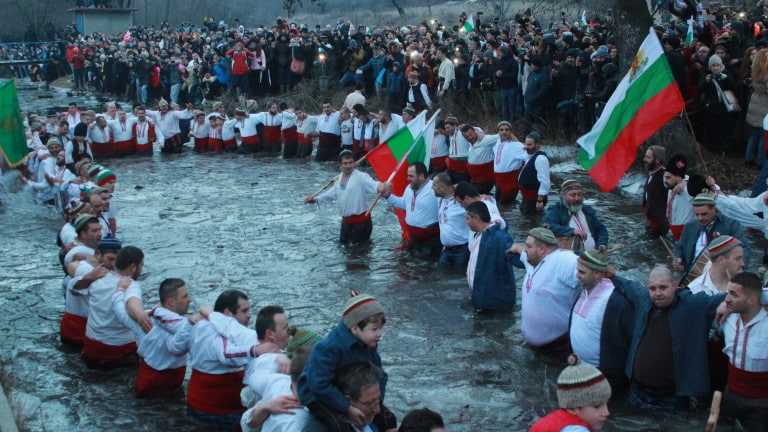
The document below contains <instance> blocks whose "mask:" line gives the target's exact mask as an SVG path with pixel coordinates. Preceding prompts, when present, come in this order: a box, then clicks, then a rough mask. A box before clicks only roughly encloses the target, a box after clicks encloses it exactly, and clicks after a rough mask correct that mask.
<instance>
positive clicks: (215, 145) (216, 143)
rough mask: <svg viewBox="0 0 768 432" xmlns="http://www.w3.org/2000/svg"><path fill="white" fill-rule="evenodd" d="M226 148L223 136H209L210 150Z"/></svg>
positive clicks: (215, 150) (216, 150)
mask: <svg viewBox="0 0 768 432" xmlns="http://www.w3.org/2000/svg"><path fill="white" fill-rule="evenodd" d="M223 149H224V141H222V140H221V138H210V137H209V138H208V151H212V152H220V151H222V150H223Z"/></svg>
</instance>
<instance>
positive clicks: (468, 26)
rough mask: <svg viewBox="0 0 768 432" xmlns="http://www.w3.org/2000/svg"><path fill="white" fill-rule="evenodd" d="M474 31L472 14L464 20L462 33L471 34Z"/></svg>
mask: <svg viewBox="0 0 768 432" xmlns="http://www.w3.org/2000/svg"><path fill="white" fill-rule="evenodd" d="M474 29H475V19H474V18H473V17H472V14H468V15H467V19H466V20H464V31H465V32H467V33H472V31H473V30H474Z"/></svg>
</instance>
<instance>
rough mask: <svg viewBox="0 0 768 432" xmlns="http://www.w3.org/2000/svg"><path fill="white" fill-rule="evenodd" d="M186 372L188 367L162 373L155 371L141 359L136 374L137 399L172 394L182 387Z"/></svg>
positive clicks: (162, 371) (166, 370)
mask: <svg viewBox="0 0 768 432" xmlns="http://www.w3.org/2000/svg"><path fill="white" fill-rule="evenodd" d="M186 372H187V367H186V366H182V367H180V368H176V369H165V370H161V371H159V370H155V369H152V367H151V366H149V365H148V364H147V363H146V362H145V361H144V359H141V361H139V370H138V372H136V383H135V386H134V391H135V393H134V394H135V395H136V397H137V398H154V397H161V396H167V395H169V394H172V393H173V392H175V391H176V390H177V389H178V388H179V387H181V384H182V383H183V382H184V374H185V373H186Z"/></svg>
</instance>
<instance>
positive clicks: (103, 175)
mask: <svg viewBox="0 0 768 432" xmlns="http://www.w3.org/2000/svg"><path fill="white" fill-rule="evenodd" d="M115 180H117V176H116V175H115V173H114V172H112V170H108V169H105V170H104V171H99V173H98V174H97V175H96V184H97V185H99V186H104V185H105V184H107V183H109V182H111V181H115Z"/></svg>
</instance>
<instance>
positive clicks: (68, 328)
mask: <svg viewBox="0 0 768 432" xmlns="http://www.w3.org/2000/svg"><path fill="white" fill-rule="evenodd" d="M87 324H88V317H81V316H79V315H75V314H72V313H69V312H64V315H63V316H62V317H61V321H60V322H59V334H60V335H61V336H62V337H65V338H67V339H69V340H73V341H76V342H81V343H82V342H83V339H85V327H86V325H87Z"/></svg>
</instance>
